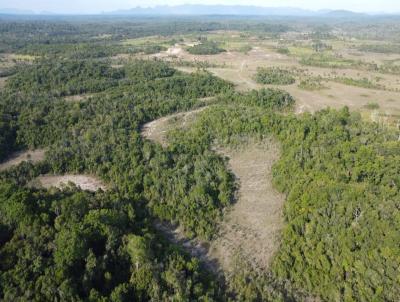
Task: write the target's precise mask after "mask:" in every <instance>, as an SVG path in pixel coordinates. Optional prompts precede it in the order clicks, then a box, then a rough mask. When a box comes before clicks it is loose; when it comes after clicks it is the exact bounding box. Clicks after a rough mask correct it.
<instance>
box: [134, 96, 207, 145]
mask: <svg viewBox="0 0 400 302" xmlns="http://www.w3.org/2000/svg"><path fill="white" fill-rule="evenodd" d="M204 100H206V99H204ZM208 100H211V98H208ZM206 108H207V107H201V108H197V109H194V110H191V111H186V112H179V113H175V114H172V115H168V116H165V117H162V118H159V119H158V120H154V121H152V122H149V123H147V124H144V125H143V127H142V132H141V133H142V136H143V137H144V138H147V139H148V140H151V141H154V142H157V143H159V144H161V145H162V146H164V147H166V145H167V140H166V135H167V132H168V131H169V130H171V129H172V128H176V127H181V128H182V127H187V126H188V125H189V124H190V123H191V122H192V121H193V120H194V118H195V115H196V114H197V113H200V112H201V111H203V110H204V109H206Z"/></svg>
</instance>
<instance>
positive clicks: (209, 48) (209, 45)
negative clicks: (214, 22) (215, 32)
mask: <svg viewBox="0 0 400 302" xmlns="http://www.w3.org/2000/svg"><path fill="white" fill-rule="evenodd" d="M187 51H188V52H189V53H190V54H192V55H215V54H219V53H221V52H225V51H226V50H225V49H223V48H221V47H220V46H219V45H218V43H216V42H212V41H204V42H202V43H200V44H197V45H194V46H192V47H189V48H187Z"/></svg>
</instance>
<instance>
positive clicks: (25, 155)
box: [0, 149, 45, 171]
mask: <svg viewBox="0 0 400 302" xmlns="http://www.w3.org/2000/svg"><path fill="white" fill-rule="evenodd" d="M44 155H45V150H43V149H37V150H28V151H19V152H15V153H14V154H12V155H11V156H10V157H9V158H8V159H7V160H6V161H4V162H2V163H0V171H4V170H7V169H9V168H11V167H12V166H16V165H19V164H20V163H22V162H24V161H30V162H33V163H35V162H39V161H41V160H43V159H44Z"/></svg>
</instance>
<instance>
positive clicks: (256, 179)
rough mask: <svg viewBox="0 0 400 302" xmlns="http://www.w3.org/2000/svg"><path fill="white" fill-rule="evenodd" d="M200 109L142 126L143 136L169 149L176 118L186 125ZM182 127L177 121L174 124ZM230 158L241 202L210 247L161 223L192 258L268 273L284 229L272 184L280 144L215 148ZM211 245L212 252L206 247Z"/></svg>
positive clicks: (227, 268) (281, 199)
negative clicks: (238, 264)
mask: <svg viewBox="0 0 400 302" xmlns="http://www.w3.org/2000/svg"><path fill="white" fill-rule="evenodd" d="M198 112H199V110H195V111H191V112H186V113H178V114H175V115H171V116H168V117H163V118H161V119H158V120H155V121H153V122H151V123H149V124H146V125H145V126H144V127H143V131H142V135H143V137H145V138H147V139H149V140H152V141H154V142H157V143H160V144H162V145H164V146H165V145H166V143H167V141H166V133H167V131H168V130H169V129H171V128H172V127H171V125H172V124H171V120H175V119H176V118H177V117H183V118H181V119H180V121H181V125H178V126H181V127H182V126H184V121H185V117H190V119H193V117H194V115H195V113H198ZM174 126H177V123H176V121H175V125H174ZM215 151H216V152H218V153H219V154H221V155H223V156H226V157H228V159H229V168H230V169H231V171H232V172H233V173H234V175H235V176H236V178H237V181H238V184H239V191H238V192H237V201H236V203H235V204H234V205H233V206H232V207H231V209H229V210H228V211H227V213H226V214H225V216H224V218H223V220H222V222H221V224H220V227H219V232H218V234H217V235H216V236H215V239H214V240H212V241H211V242H209V243H208V244H206V245H205V244H201V243H199V242H198V241H196V240H187V239H185V237H184V234H183V233H182V232H181V231H180V230H179V228H175V227H173V226H170V225H168V224H161V223H158V224H157V226H156V227H157V228H158V229H159V230H161V231H162V232H163V233H164V234H166V236H167V237H168V238H170V240H171V241H172V242H174V243H177V244H180V245H181V246H183V247H184V248H185V249H186V251H187V252H189V253H190V254H191V255H192V256H195V257H198V258H199V259H200V260H202V262H203V263H205V265H206V266H207V267H209V268H210V269H211V270H212V271H214V272H218V271H221V270H222V271H223V272H231V271H233V270H234V269H235V267H234V263H235V261H236V260H237V259H239V260H240V261H244V262H245V263H246V264H248V265H250V266H251V267H252V269H254V270H256V271H265V270H267V269H268V268H269V264H270V261H271V259H272V257H273V255H274V253H275V252H276V251H277V249H278V247H279V238H280V231H281V228H282V226H283V215H282V208H283V203H284V199H285V198H284V196H283V195H282V194H280V193H278V192H277V191H276V190H275V189H274V188H273V186H272V182H271V179H272V175H271V170H272V165H273V164H274V163H275V162H276V161H277V160H278V158H279V146H278V145H277V143H276V142H274V141H273V140H272V139H266V140H264V141H263V142H261V143H260V142H259V143H257V142H249V143H247V144H246V145H243V146H242V147H241V148H238V149H237V150H228V149H226V148H217V149H215ZM207 247H208V248H207Z"/></svg>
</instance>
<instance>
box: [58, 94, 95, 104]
mask: <svg viewBox="0 0 400 302" xmlns="http://www.w3.org/2000/svg"><path fill="white" fill-rule="evenodd" d="M92 96H93V94H77V95H70V96H66V97H65V98H64V100H65V101H67V102H81V101H86V100H88V99H89V98H91V97H92Z"/></svg>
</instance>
